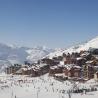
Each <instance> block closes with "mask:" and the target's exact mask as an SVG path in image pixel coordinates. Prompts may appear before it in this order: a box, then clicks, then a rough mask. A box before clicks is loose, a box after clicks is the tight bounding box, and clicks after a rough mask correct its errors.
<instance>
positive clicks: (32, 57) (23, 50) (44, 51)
mask: <svg viewBox="0 0 98 98" xmlns="http://www.w3.org/2000/svg"><path fill="white" fill-rule="evenodd" d="M51 51H52V49H48V48H45V47H35V48H28V47H17V46H12V45H6V44H2V43H0V60H1V61H2V62H3V63H1V65H3V64H4V62H9V63H8V64H14V63H24V61H26V60H28V61H31V62H34V61H37V60H38V59H41V58H42V57H44V56H46V55H48V54H49V53H50V52H51Z"/></svg>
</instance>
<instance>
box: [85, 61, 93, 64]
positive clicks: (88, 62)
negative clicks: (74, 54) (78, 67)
mask: <svg viewBox="0 0 98 98" xmlns="http://www.w3.org/2000/svg"><path fill="white" fill-rule="evenodd" d="M93 62H94V61H93V60H90V61H87V62H86V64H90V63H93Z"/></svg>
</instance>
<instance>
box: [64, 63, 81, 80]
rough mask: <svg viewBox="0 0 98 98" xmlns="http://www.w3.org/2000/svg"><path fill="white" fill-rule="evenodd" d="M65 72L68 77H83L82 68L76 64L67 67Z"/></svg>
mask: <svg viewBox="0 0 98 98" xmlns="http://www.w3.org/2000/svg"><path fill="white" fill-rule="evenodd" d="M63 72H64V73H65V76H67V77H77V78H80V77H81V67H80V66H76V65H74V64H67V65H65V67H64V70H63Z"/></svg>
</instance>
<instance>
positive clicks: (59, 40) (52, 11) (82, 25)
mask: <svg viewBox="0 0 98 98" xmlns="http://www.w3.org/2000/svg"><path fill="white" fill-rule="evenodd" d="M95 36H98V0H0V43H5V44H15V45H20V46H28V47H33V46H47V47H50V48H59V47H60V48H63V47H69V46H71V45H74V44H78V43H82V42H85V41H87V40H89V39H91V38H94V37H95Z"/></svg>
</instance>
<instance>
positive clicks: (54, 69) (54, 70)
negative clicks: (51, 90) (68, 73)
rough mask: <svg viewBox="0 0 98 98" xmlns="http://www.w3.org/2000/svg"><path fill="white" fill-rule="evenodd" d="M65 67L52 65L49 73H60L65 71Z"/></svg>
mask: <svg viewBox="0 0 98 98" xmlns="http://www.w3.org/2000/svg"><path fill="white" fill-rule="evenodd" d="M63 69H64V67H63V66H62V65H58V66H51V67H50V70H49V75H54V74H58V73H63Z"/></svg>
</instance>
